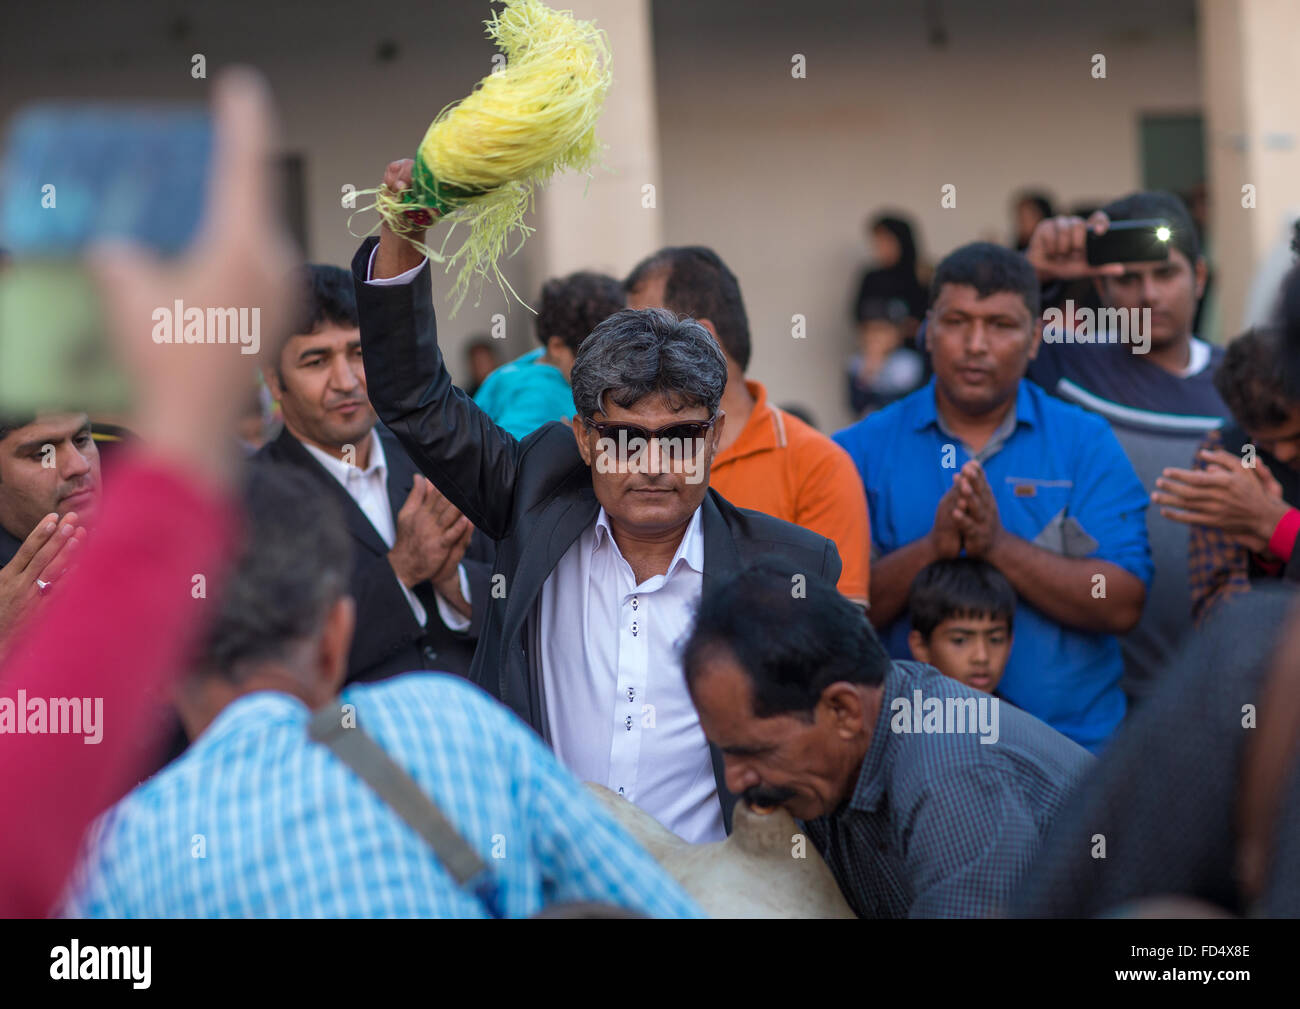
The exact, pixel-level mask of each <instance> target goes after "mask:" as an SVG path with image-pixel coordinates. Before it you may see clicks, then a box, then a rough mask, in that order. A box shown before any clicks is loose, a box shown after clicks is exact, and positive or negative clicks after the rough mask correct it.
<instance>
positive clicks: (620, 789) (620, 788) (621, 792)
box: [618, 785, 623, 795]
mask: <svg viewBox="0 0 1300 1009" xmlns="http://www.w3.org/2000/svg"><path fill="white" fill-rule="evenodd" d="M618 794H619V795H622V794H623V786H622V785H619V786H618Z"/></svg>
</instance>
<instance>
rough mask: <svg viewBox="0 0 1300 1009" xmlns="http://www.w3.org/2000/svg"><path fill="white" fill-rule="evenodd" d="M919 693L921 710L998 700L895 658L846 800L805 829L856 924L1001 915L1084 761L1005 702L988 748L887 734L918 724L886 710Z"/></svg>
mask: <svg viewBox="0 0 1300 1009" xmlns="http://www.w3.org/2000/svg"><path fill="white" fill-rule="evenodd" d="M918 690H919V691H920V692H921V698H922V705H921V706H922V707H925V706H927V705H926V704H925V702H926V701H928V700H929V699H930V698H939V699H940V700H941V701H942V702H943V703H944V706H945V707H946V706H947V701H948V699H949V698H953V699H955V700H961V701H963V702H964V699H967V698H974V699H976V701H977V703H979V701H980V698H983V703H985V704H988V703H990V702H993V701H996V700H997V699H995V698H991V697H988V696H987V695H982V694H979V693H977V692H976V691H974V690H971V689H970V688H969V687H967V686H965V685H964V684H961V683H959V682H958V681H957V680H952V679H949V678H948V677H946V676H943V675H942V674H940V673H939V672H938V670H936V669H934V668H933V667H931V666H926V665H922V664H921V663H919V662H895V663H893V664H892V665H891V666H890V670H889V672H888V673H886V674H885V682H884V690H883V696H882V699H881V705H880V717H879V718H878V719H877V720H876V728H875V734H874V735H873V736H872V739H871V745H870V746H869V747H868V748H867V755H866V756H865V757H864V758H863V760H862V769H861V771H860V772H859V774H858V782H857V785H856V787H855V788H854V790H853V794H852V795H851V796H850V797H849V800H848V802H846V803H845V804H844V805H843V806H841V807H840V809H838V810H837V811H836V812H835V813H833V814H831V815H830V816H822V817H818V818H817V819H816V820H810V821H809V822H808V823H806V824H805V828H806V829H807V832H808V836H809V838H811V840H812V842H813V844H814V845H815V846H816V847H817V850H818V851H820V852H821V853H822V855H823V856H824V857H825V859H826V862H827V864H828V865H829V866H830V867H831V872H832V873H834V875H835V879H836V881H837V882H838V883H839V885H840V889H841V890H842V891H843V892H844V899H845V900H847V901H848V902H849V906H850V907H852V908H853V910H854V911H855V912H857V914H858V916H859V917H863V918H907V917H912V918H982V917H987V916H989V915H993V914H996V913H998V912H1000V911H1003V910H1005V907H1006V905H1007V903H1008V901H1009V899H1010V897H1011V894H1012V892H1013V890H1014V889H1015V887H1016V884H1017V883H1019V881H1020V879H1021V877H1022V876H1023V875H1024V874H1025V870H1026V869H1028V868H1029V863H1030V861H1031V860H1032V859H1033V857H1034V855H1035V854H1036V852H1037V851H1038V846H1039V844H1040V842H1041V841H1042V838H1043V835H1044V834H1046V833H1047V829H1048V828H1049V827H1050V826H1051V824H1052V820H1053V819H1054V818H1055V816H1056V813H1057V810H1059V809H1060V808H1061V806H1062V804H1063V803H1064V802H1065V800H1066V798H1067V797H1068V796H1069V795H1070V793H1071V792H1072V791H1073V789H1074V786H1075V785H1076V784H1077V783H1078V782H1079V779H1080V778H1081V777H1082V776H1083V775H1084V774H1085V773H1086V772H1087V771H1088V769H1089V768H1090V767H1091V766H1092V763H1093V761H1092V757H1091V756H1090V755H1089V754H1088V752H1087V751H1086V750H1084V749H1083V748H1082V747H1081V746H1079V745H1078V744H1076V743H1073V742H1071V741H1070V740H1069V739H1067V738H1066V737H1065V736H1063V735H1061V734H1060V733H1059V732H1057V731H1056V730H1055V729H1053V728H1051V727H1050V726H1048V725H1046V724H1044V723H1043V722H1040V721H1039V720H1038V719H1037V718H1034V717H1033V716H1032V715H1029V714H1026V713H1025V712H1024V711H1021V710H1020V709H1019V708H1017V707H1015V706H1014V705H1012V704H1010V703H1008V702H1006V701H999V702H998V723H997V741H996V742H991V743H983V742H980V735H979V734H978V733H976V732H971V731H964V732H952V731H939V732H915V731H907V732H903V731H894V729H895V727H898V728H902V727H903V725H904V724H906V725H907V726H909V727H910V726H912V725H914V724H918V723H916V722H914V721H913V722H908V721H906V719H903V718H902V717H901V713H902V711H903V709H902V708H901V707H900V708H898V709H895V707H894V701H895V699H896V698H901V699H904V700H907V701H908V702H909V703H913V702H915V700H916V693H915V692H916V691H918ZM940 724H942V722H941V723H940ZM953 724H954V725H958V724H963V723H960V722H957V720H956V719H953ZM987 735H988V738H993V734H992V733H988V734H987ZM1081 843H1082V842H1081Z"/></svg>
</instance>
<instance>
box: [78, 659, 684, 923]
mask: <svg viewBox="0 0 1300 1009" xmlns="http://www.w3.org/2000/svg"><path fill="white" fill-rule="evenodd" d="M340 700H341V701H342V702H343V703H344V704H351V705H354V706H355V710H356V715H357V724H358V725H359V726H361V727H362V728H364V729H365V730H366V731H367V732H368V733H369V734H370V735H371V736H373V737H374V738H375V740H376V741H377V742H378V743H379V745H380V746H382V747H383V749H384V750H385V751H386V752H387V753H388V754H389V756H391V757H392V758H393V759H394V760H395V761H396V762H397V763H398V764H400V765H401V766H402V767H403V768H404V769H405V770H406V771H408V772H409V773H410V774H411V775H412V776H413V777H414V778H415V780H416V781H417V782H418V783H419V784H420V786H421V787H422V788H423V789H424V791H425V792H426V793H427V794H428V795H429V796H430V797H432V798H433V800H434V801H435V802H436V803H437V804H438V805H439V806H440V807H441V808H442V810H443V812H444V813H445V814H446V815H447V817H448V819H450V820H451V822H452V823H453V824H454V825H455V827H456V828H457V830H458V831H459V832H460V833H461V835H462V836H463V837H464V838H465V840H466V841H468V842H469V844H470V845H471V846H472V847H473V848H475V849H476V850H477V851H478V853H479V854H480V856H481V857H482V858H483V859H484V861H485V862H486V863H487V865H488V866H489V868H490V869H491V871H492V872H493V873H494V874H495V876H496V877H497V889H498V902H499V906H500V907H501V909H502V912H503V913H504V915H505V916H507V917H525V916H528V915H531V914H534V913H535V912H537V911H539V910H541V909H542V908H543V907H544V906H546V905H548V904H551V903H554V902H560V901H598V902H604V903H610V904H616V905H620V906H622V907H626V908H630V909H633V910H635V911H639V912H641V913H643V914H647V915H651V916H654V917H673V918H676V917H697V916H700V914H701V912H700V911H699V910H698V908H697V907H696V905H695V904H694V903H693V902H692V901H691V899H690V898H689V897H687V896H686V894H685V893H684V892H683V891H682V890H681V888H680V887H679V886H678V885H677V884H676V883H675V882H674V881H673V880H672V879H671V878H669V877H668V876H667V875H666V874H665V873H664V871H663V870H662V869H661V868H660V867H659V866H658V864H657V863H656V862H655V861H654V860H653V859H652V858H651V857H650V856H649V855H648V854H646V853H645V852H644V851H643V850H642V849H641V848H640V847H638V846H637V844H636V842H634V841H633V840H632V839H631V838H630V837H629V836H628V835H627V834H626V833H625V832H624V831H623V829H622V828H621V827H619V826H618V825H617V824H616V823H614V822H613V820H612V819H610V817H609V816H608V815H607V814H606V813H605V812H604V811H603V810H602V809H600V808H599V807H598V806H597V804H596V802H595V801H594V800H593V799H592V798H590V797H589V796H588V795H587V794H586V792H585V790H584V789H583V787H582V786H581V785H580V784H579V783H578V782H577V781H576V780H575V779H574V778H573V777H572V776H571V775H570V774H569V773H568V772H567V771H565V770H564V769H563V768H562V767H560V765H559V764H558V763H557V762H556V760H555V758H554V756H553V755H552V754H551V752H550V751H549V750H547V748H546V747H545V745H544V744H543V743H542V742H541V740H540V739H538V738H537V737H536V736H535V735H534V734H533V733H532V732H531V731H529V730H528V729H527V728H526V727H525V726H524V725H523V723H521V722H520V721H519V720H518V719H517V718H515V716H514V715H513V714H511V713H510V712H509V711H508V710H507V709H505V708H503V707H501V706H500V705H498V704H496V703H495V702H493V701H492V700H491V699H489V698H488V697H487V696H486V695H485V694H483V693H481V692H480V691H479V690H478V689H477V688H475V687H473V686H471V685H469V684H467V683H466V682H465V681H464V680H462V679H460V678H458V677H453V676H449V675H445V674H427V673H419V674H411V675H407V676H402V677H398V678H396V679H393V680H389V681H385V682H383V683H377V684H354V685H352V686H349V687H348V688H347V689H346V690H344V691H343V693H342V695H341V697H340ZM309 717H310V713H309V712H308V710H307V708H306V706H305V705H304V704H302V703H301V702H300V701H299V700H297V699H296V698H294V697H291V696H289V695H287V694H283V693H277V692H271V691H261V692H256V693H252V694H247V695H245V696H243V697H241V698H239V699H238V700H236V701H234V702H233V703H232V704H230V705H228V706H227V707H226V708H225V710H224V711H222V712H221V714H220V715H219V716H218V717H217V718H216V719H215V720H214V721H213V723H212V724H211V725H210V726H209V727H208V728H207V730H206V731H205V732H204V733H203V734H202V735H201V736H200V737H199V738H198V739H197V740H195V742H194V745H193V746H191V747H190V749H189V750H188V751H187V752H186V753H185V755H184V756H182V757H181V758H180V759H179V760H177V761H176V762H175V763H173V764H171V765H170V766H169V767H167V768H166V769H164V770H163V771H161V772H159V773H158V774H157V775H156V776H155V777H153V778H152V779H150V780H149V781H147V782H145V783H144V784H142V785H140V786H139V787H138V788H136V789H135V790H134V791H133V792H131V793H130V794H129V795H128V796H126V798H124V799H123V800H122V801H121V802H120V803H119V804H118V805H116V806H115V807H113V808H112V809H111V810H109V811H108V812H107V813H106V814H105V815H104V816H103V817H102V818H101V819H100V820H99V821H98V823H97V824H96V826H95V827H94V828H92V830H91V833H90V835H89V837H88V841H87V848H86V851H85V853H84V854H83V859H82V862H81V865H80V866H79V868H78V871H77V872H76V873H75V874H74V876H73V880H72V883H71V884H70V887H69V896H68V897H67V899H66V902H65V903H64V905H63V909H62V913H63V915H65V916H68V917H91V918H118V917H124V918H134V917H147V918H209V917H220V918H225V917H232V918H233V917H241V918H242V917H255V918H261V917H274V918H280V917H284V918H299V917H322V918H353V917H366V918H369V917H380V918H409V917H430V918H482V917H487V916H488V915H487V911H486V909H485V908H484V907H483V906H482V905H481V904H480V903H479V902H478V900H477V899H476V898H475V897H474V896H473V895H472V894H470V893H469V892H467V891H466V890H463V889H462V888H461V887H459V886H458V885H457V884H456V882H455V881H454V879H453V878H452V877H451V876H450V875H449V874H448V872H447V871H446V870H445V869H444V868H443V867H442V865H441V864H440V863H439V861H438V859H437V858H436V857H435V856H434V854H433V853H432V851H431V850H430V849H429V847H428V846H427V845H426V844H425V842H424V841H423V840H422V839H421V838H420V836H419V835H418V834H417V833H416V832H415V831H414V830H412V829H411V828H410V827H409V826H407V824H406V823H405V822H404V821H403V820H401V819H400V818H399V817H398V815H397V814H396V813H394V812H393V811H392V810H391V809H390V808H389V807H388V806H387V805H386V804H385V803H384V802H383V800H381V799H380V798H379V797H378V796H377V795H376V794H375V793H374V792H372V791H371V790H370V788H369V786H367V785H366V784H364V783H363V782H362V781H361V779H360V778H358V777H357V776H356V775H355V774H354V773H353V772H352V771H351V770H350V769H349V768H347V767H346V766H345V765H344V764H342V763H341V762H340V761H339V760H338V759H337V758H336V757H335V756H334V754H333V753H332V752H331V751H330V750H329V749H327V748H326V747H325V746H324V745H322V744H318V743H313V742H311V741H310V740H309V739H308V736H307V725H308V720H309Z"/></svg>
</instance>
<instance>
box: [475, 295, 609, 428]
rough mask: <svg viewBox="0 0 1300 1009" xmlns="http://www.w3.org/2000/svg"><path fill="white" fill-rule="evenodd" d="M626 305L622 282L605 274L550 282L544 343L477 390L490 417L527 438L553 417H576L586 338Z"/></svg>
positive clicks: (541, 318)
mask: <svg viewBox="0 0 1300 1009" xmlns="http://www.w3.org/2000/svg"><path fill="white" fill-rule="evenodd" d="M626 303H627V298H626V297H625V296H624V294H623V285H622V284H621V283H620V282H619V281H617V280H615V279H614V278H613V277H607V276H605V275H604V274H603V273H573V274H570V275H569V276H567V277H563V278H559V277H556V278H553V279H551V280H548V281H547V282H546V283H545V284H544V285H543V287H542V297H541V304H540V305H539V306H538V308H537V339H538V340H540V341H541V344H542V345H541V346H540V347H538V348H536V349H534V350H530V351H529V352H528V353H527V354H524V355H523V356H522V357H517V358H515V360H513V361H510V362H509V363H508V364H503V365H502V366H501V367H500V368H497V369H496V371H494V372H492V373H491V374H490V375H488V377H487V378H485V379H484V380H483V384H482V385H480V386H479V387H478V391H477V392H475V393H474V402H475V403H477V404H478V405H479V406H480V407H481V408H482V409H483V412H484V413H486V414H487V415H488V416H489V417H491V418H492V419H493V420H494V421H496V422H497V424H498V425H500V426H501V427H503V428H505V429H506V430H507V431H509V432H510V433H511V434H512V435H514V436H515V437H516V438H519V439H521V440H522V439H524V438H527V437H528V436H529V435H530V434H532V433H533V432H534V431H536V430H537V429H538V428H539V427H541V426H542V425H543V424H549V423H550V422H551V421H553V420H559V421H564V422H565V423H566V424H567V423H568V422H569V421H570V420H572V419H573V415H574V414H575V413H577V412H578V411H577V408H576V407H575V406H574V405H573V391H572V390H571V389H570V388H569V373H570V372H572V371H573V362H574V360H576V358H577V356H578V348H579V347H581V346H582V341H583V340H585V339H586V338H587V337H588V336H590V335H591V331H592V330H593V329H595V328H596V327H597V326H599V325H600V324H601V323H602V322H604V321H605V320H606V319H608V318H609V317H610V316H611V315H613V314H614V313H615V312H617V311H619V310H620V309H621V308H623V306H624V305H625V304H626Z"/></svg>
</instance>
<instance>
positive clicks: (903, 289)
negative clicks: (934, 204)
mask: <svg viewBox="0 0 1300 1009" xmlns="http://www.w3.org/2000/svg"><path fill="white" fill-rule="evenodd" d="M870 235H871V244H872V247H873V249H874V251H875V264H874V266H873V267H872V268H871V269H869V270H868V271H867V272H866V274H864V275H863V277H862V284H861V285H860V286H859V287H858V300H857V304H856V307H855V312H854V321H855V322H857V323H859V324H860V323H862V322H863V320H864V319H865V318H866V315H867V312H866V309H867V306H869V305H870V304H871V303H872V302H880V301H885V302H888V301H894V300H898V301H901V302H902V303H903V306H904V308H906V313H905V315H906V317H907V318H910V319H914V320H915V321H916V322H917V323H919V322H920V321H921V317H922V316H923V315H924V314H925V300H926V297H925V289H924V288H923V287H922V286H921V282H920V281H919V280H917V278H916V241H915V239H913V237H912V226H911V225H910V224H908V223H907V221H905V220H903V219H902V218H901V217H889V216H884V215H882V216H880V217H877V218H875V219H874V220H873V221H872V222H871V226H870Z"/></svg>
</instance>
